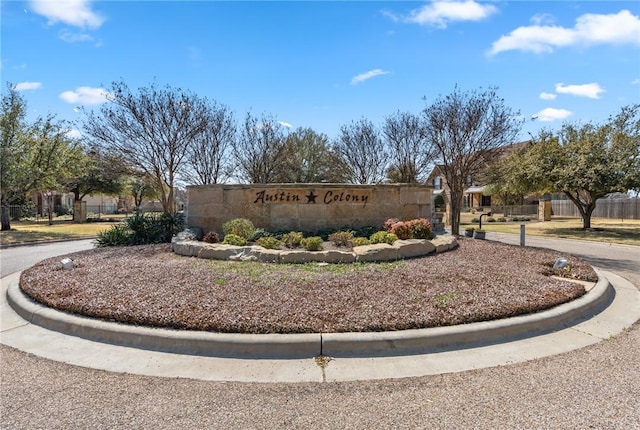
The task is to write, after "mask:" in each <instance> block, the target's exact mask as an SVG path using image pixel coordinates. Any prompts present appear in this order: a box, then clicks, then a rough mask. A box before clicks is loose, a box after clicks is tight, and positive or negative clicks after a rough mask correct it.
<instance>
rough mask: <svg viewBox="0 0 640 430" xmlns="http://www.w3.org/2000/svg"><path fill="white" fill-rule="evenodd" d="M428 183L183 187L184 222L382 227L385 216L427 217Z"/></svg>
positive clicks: (289, 227)
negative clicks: (236, 220)
mask: <svg viewBox="0 0 640 430" xmlns="http://www.w3.org/2000/svg"><path fill="white" fill-rule="evenodd" d="M432 189H433V187H431V186H428V185H418V184H415V185H414V184H385V185H352V184H250V185H199V186H189V187H187V193H188V204H187V225H188V226H189V227H200V228H202V229H203V230H205V231H208V230H214V231H218V232H220V231H222V224H223V223H225V222H226V221H229V220H231V219H234V218H247V219H250V220H251V221H252V222H253V223H254V225H255V226H256V227H259V228H264V229H266V230H287V231H309V232H313V231H318V230H323V229H327V228H335V229H339V228H343V227H365V226H382V224H383V223H384V222H385V221H386V220H387V219H389V218H400V219H413V218H427V219H431V215H432V213H431V210H432V208H431V202H432V199H431V192H432Z"/></svg>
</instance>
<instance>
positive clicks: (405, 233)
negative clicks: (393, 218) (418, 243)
mask: <svg viewBox="0 0 640 430" xmlns="http://www.w3.org/2000/svg"><path fill="white" fill-rule="evenodd" d="M388 222H389V221H387V222H386V223H385V226H386V225H387V223H388ZM386 230H387V232H389V233H393V234H395V235H396V236H397V237H398V239H402V240H406V239H411V237H412V236H413V232H412V231H411V225H410V224H409V223H408V222H405V221H398V222H395V223H393V224H391V225H389V226H388V227H387V229H386Z"/></svg>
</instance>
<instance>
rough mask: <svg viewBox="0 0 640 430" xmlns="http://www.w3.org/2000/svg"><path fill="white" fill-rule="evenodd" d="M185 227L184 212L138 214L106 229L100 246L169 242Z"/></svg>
mask: <svg viewBox="0 0 640 430" xmlns="http://www.w3.org/2000/svg"><path fill="white" fill-rule="evenodd" d="M183 227H184V218H183V216H182V214H175V215H171V214H162V215H160V216H153V215H138V216H134V217H130V218H127V219H125V221H124V224H116V225H114V226H112V227H111V228H110V229H109V230H107V231H105V232H104V234H103V235H102V243H100V236H99V239H98V246H118V245H149V244H153V243H169V242H171V238H172V237H173V236H174V235H176V234H177V233H178V232H180V231H182V229H183ZM125 237H126V240H125Z"/></svg>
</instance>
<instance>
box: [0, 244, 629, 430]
mask: <svg viewBox="0 0 640 430" xmlns="http://www.w3.org/2000/svg"><path fill="white" fill-rule="evenodd" d="M487 237H488V238H489V239H501V240H504V241H514V242H513V243H517V241H518V237H517V236H508V235H505V236H504V237H502V235H498V234H493V233H488V234H487ZM527 244H528V245H532V246H547V247H552V248H555V249H561V250H562V251H564V252H573V253H576V254H579V255H582V256H583V257H584V258H585V259H587V261H589V262H591V263H592V264H594V265H597V266H599V267H601V268H603V269H606V270H609V271H613V272H616V273H619V274H620V275H621V276H623V277H625V278H627V279H629V280H630V281H632V282H633V283H634V284H635V286H636V287H640V279H639V278H638V273H640V258H639V257H640V248H638V247H625V246H618V245H606V244H594V243H592V242H581V241H567V240H563V239H561V240H555V239H552V240H549V239H542V238H534V237H527ZM17 250H18V248H13V249H7V250H2V251H1V254H0V256H1V257H2V263H3V264H2V265H3V275H4V273H5V259H10V258H12V257H13V256H14V255H16V256H17V255H20V256H21V257H20V258H23V259H26V258H27V257H26V255H27V256H28V255H33V256H34V257H33V258H39V257H40V256H41V255H43V254H40V251H38V252H37V253H36V252H34V251H32V253H31V254H28V253H27V254H26V255H25V254H19V253H16V254H13V252H12V251H17ZM52 252H55V251H52ZM65 252H70V251H65ZM25 261H26V260H25ZM24 264H27V263H26V262H25V263H24ZM30 264H31V262H29V263H28V264H27V265H30ZM19 266H20V265H16V266H14V267H19ZM0 359H1V364H2V366H1V370H0V376H1V381H0V388H1V393H0V400H1V414H2V415H1V416H0V424H1V427H2V428H3V429H4V428H7V429H19V428H29V429H32V428H47V429H50V428H51V429H54V428H60V429H69V428H154V429H162V428H171V429H175V428H224V429H227V428H242V429H245V428H305V429H308V428H447V429H449V428H464V429H467V428H482V429H485V428H486V429H503V428H504V429H513V428H527V429H529V428H540V429H543V428H544V429H549V428H562V429H575V428H601V429H638V428H640V414H638V410H640V370H639V369H640V324H638V323H636V324H635V325H634V326H633V327H632V328H630V329H629V330H627V331H626V332H624V333H622V334H620V335H618V336H615V337H614V338H612V339H609V340H606V341H602V342H599V343H597V344H595V345H592V346H589V347H586V348H582V349H579V350H575V351H572V352H570V353H566V354H562V355H557V356H553V357H548V358H543V359H538V360H533V361H530V362H526V363H521V364H517V365H509V366H502V367H496V368H489V369H482V370H472V371H467V372H461V373H453V374H444V375H436V376H425V377H419V378H408V379H400V380H382V381H367V382H348V383H347V382H344V383H324V384H323V383H300V384H256V383H219V382H206V381H196V380H190V379H177V378H158V377H146V376H137V375H128V374H118V373H109V372H104V371H98V370H92V369H86V368H80V367H75V366H70V365H67V364H61V363H57V362H53V361H48V360H44V359H41V358H38V357H35V356H31V355H29V354H25V353H23V352H20V351H16V350H14V349H11V348H8V347H5V346H0ZM248 365H250V363H249V364H248Z"/></svg>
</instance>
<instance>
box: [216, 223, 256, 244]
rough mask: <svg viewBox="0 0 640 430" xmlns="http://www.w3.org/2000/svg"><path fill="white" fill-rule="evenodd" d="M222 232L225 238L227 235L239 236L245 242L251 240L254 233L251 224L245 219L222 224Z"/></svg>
mask: <svg viewBox="0 0 640 430" xmlns="http://www.w3.org/2000/svg"><path fill="white" fill-rule="evenodd" d="M222 231H223V232H224V235H225V237H226V236H227V235H228V234H234V235H236V236H240V237H242V238H244V239H245V240H251V239H252V238H253V236H254V234H255V233H256V228H255V227H254V226H253V223H252V222H251V221H249V220H248V219H245V218H236V219H232V220H230V221H227V222H225V223H224V224H222Z"/></svg>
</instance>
